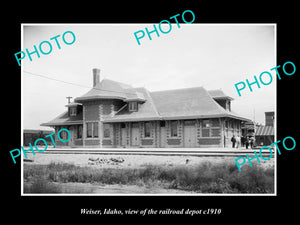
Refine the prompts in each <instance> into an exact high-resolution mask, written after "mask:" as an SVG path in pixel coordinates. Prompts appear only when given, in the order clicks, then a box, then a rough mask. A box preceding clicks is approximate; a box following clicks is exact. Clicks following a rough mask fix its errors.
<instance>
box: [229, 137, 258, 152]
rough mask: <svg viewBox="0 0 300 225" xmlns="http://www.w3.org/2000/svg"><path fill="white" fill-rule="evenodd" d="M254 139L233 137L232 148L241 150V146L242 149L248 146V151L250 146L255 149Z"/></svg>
mask: <svg viewBox="0 0 300 225" xmlns="http://www.w3.org/2000/svg"><path fill="white" fill-rule="evenodd" d="M254 141H255V139H254V137H248V136H247V137H244V136H242V137H240V136H239V135H237V136H235V135H233V137H232V138H231V142H232V148H239V147H240V145H241V147H244V146H246V149H248V147H249V145H250V148H251V149H252V148H253V144H254Z"/></svg>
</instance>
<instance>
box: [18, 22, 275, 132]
mask: <svg viewBox="0 0 300 225" xmlns="http://www.w3.org/2000/svg"><path fill="white" fill-rule="evenodd" d="M145 27H147V28H148V29H149V30H150V31H151V29H153V24H142V23H140V24H62V25H60V24H23V25H22V37H21V39H22V47H21V48H22V49H21V50H20V51H25V49H28V51H29V52H32V51H34V47H33V46H34V45H35V46H36V47H37V48H38V47H39V45H40V43H41V42H43V41H49V42H50V43H51V44H52V52H51V53H50V54H48V55H43V54H41V53H40V58H38V57H37V55H36V54H32V55H31V57H32V61H30V60H29V58H28V56H27V55H26V57H25V58H24V59H23V60H22V61H21V64H22V66H21V71H22V74H21V76H22V121H23V128H24V129H47V127H41V126H40V124H41V123H44V122H48V121H50V120H52V119H53V118H55V117H57V116H58V115H59V114H61V113H63V112H64V111H65V110H66V109H67V108H66V107H65V105H66V104H67V101H68V100H67V99H66V97H67V96H71V97H73V98H76V97H79V96H81V95H83V94H85V93H86V92H88V91H89V90H90V89H91V88H92V84H93V75H92V69H93V68H99V69H100V70H101V72H100V79H103V78H106V79H111V80H115V81H118V82H123V83H127V84H129V85H131V86H133V87H145V88H147V89H148V90H149V91H150V92H151V91H160V90H169V89H180V88H189V87H201V86H202V87H204V88H205V89H207V90H213V89H222V90H223V91H224V93H225V94H227V95H229V96H231V97H233V98H234V100H233V101H232V105H231V109H232V110H233V111H234V112H236V113H238V114H239V115H240V116H243V117H246V118H249V119H252V120H253V119H255V121H256V122H259V123H261V124H264V122H265V115H264V112H266V111H275V106H276V82H277V81H276V79H275V78H276V75H275V71H270V69H271V68H273V67H275V66H277V65H276V29H275V25H274V24H194V23H192V24H184V23H183V24H180V28H178V27H177V25H176V23H175V24H172V29H171V31H170V32H169V33H168V34H163V33H161V32H159V34H160V36H159V37H158V36H157V35H156V34H155V33H152V34H151V37H152V40H149V38H148V37H147V34H146V35H145V37H144V38H142V39H140V42H141V45H138V43H137V41H136V39H135V36H134V33H135V32H137V31H139V30H144V32H145ZM167 28H168V27H164V28H163V30H168V29H167ZM66 31H72V32H73V33H74V35H75V38H76V39H75V42H74V43H73V44H71V45H67V44H65V43H64V42H63V40H62V35H63V34H64V33H65V32H66ZM57 35H60V37H58V38H57V40H58V42H59V44H60V47H61V49H58V47H57V45H56V43H55V40H50V38H52V37H55V36H57ZM65 38H66V41H67V42H71V41H72V36H71V35H69V34H68V35H67V34H66V36H65ZM43 50H44V51H45V52H47V51H48V50H49V49H48V46H47V44H43ZM16 65H17V62H16ZM263 71H268V72H270V73H271V74H272V75H273V82H272V83H271V84H270V85H261V88H258V87H257V86H256V85H253V86H252V88H253V92H250V90H249V88H246V89H245V90H243V91H241V94H242V96H239V95H238V93H237V91H236V89H235V86H234V85H235V84H236V83H238V82H241V81H243V82H245V80H246V79H248V80H249V81H250V82H251V81H254V76H257V78H259V75H260V74H261V73H262V72H263ZM34 74H35V75H34ZM38 75H42V76H46V77H49V78H51V79H46V78H45V77H41V76H38ZM57 80H61V81H64V82H59V81H57ZM263 80H264V81H265V82H267V81H268V80H269V78H268V77H264V78H263ZM65 82H69V83H72V84H69V83H65ZM74 84H79V85H74Z"/></svg>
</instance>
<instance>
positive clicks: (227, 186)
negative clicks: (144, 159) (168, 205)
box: [24, 162, 274, 193]
mask: <svg viewBox="0 0 300 225" xmlns="http://www.w3.org/2000/svg"><path fill="white" fill-rule="evenodd" d="M34 177H38V178H39V179H37V180H35V181H34V183H33V184H32V186H31V189H32V190H30V191H35V192H37V193H40V192H38V191H39V190H43V191H44V193H48V192H51V193H54V191H59V190H56V189H55V187H54V186H51V185H49V182H48V183H47V181H50V182H63V183H66V182H80V183H93V182H97V183H102V184H134V185H139V186H141V185H147V186H151V185H154V184H155V185H157V184H158V185H161V186H163V188H165V187H167V188H173V189H181V190H187V191H194V192H200V193H273V192H274V170H273V168H267V169H264V168H262V167H260V166H259V165H254V166H253V167H250V166H249V165H245V166H243V169H242V171H241V172H239V171H238V169H237V167H236V165H235V164H230V163H225V162H224V163H218V164H212V163H210V162H204V163H201V164H199V165H197V166H176V167H163V166H154V165H146V166H145V167H143V168H138V169H132V168H127V169H119V168H92V167H79V166H75V165H73V164H66V163H63V164H59V163H51V164H49V165H47V166H43V165H26V166H24V178H26V180H28V179H29V180H30V179H32V178H34ZM41 177H44V178H43V179H40V178H41ZM25 187H26V188H27V189H28V185H27V186H26V185H24V188H25Z"/></svg>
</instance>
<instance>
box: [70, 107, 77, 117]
mask: <svg viewBox="0 0 300 225" xmlns="http://www.w3.org/2000/svg"><path fill="white" fill-rule="evenodd" d="M76 111H77V110H76V107H70V116H76Z"/></svg>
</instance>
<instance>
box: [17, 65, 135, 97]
mask: <svg viewBox="0 0 300 225" xmlns="http://www.w3.org/2000/svg"><path fill="white" fill-rule="evenodd" d="M23 72H25V73H27V74H31V75H34V76H38V77H42V78H45V79H49V80H54V81H57V82H62V83H65V84H70V85H74V86H78V87H84V88H92V89H95V90H99V91H107V92H114V93H122V94H129V95H135V94H136V93H132V92H123V91H113V90H107V89H101V88H97V87H90V86H87V85H82V84H77V83H73V82H69V81H64V80H60V79H56V78H52V77H49V76H45V75H42V74H37V73H32V72H29V71H25V70H23Z"/></svg>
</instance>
